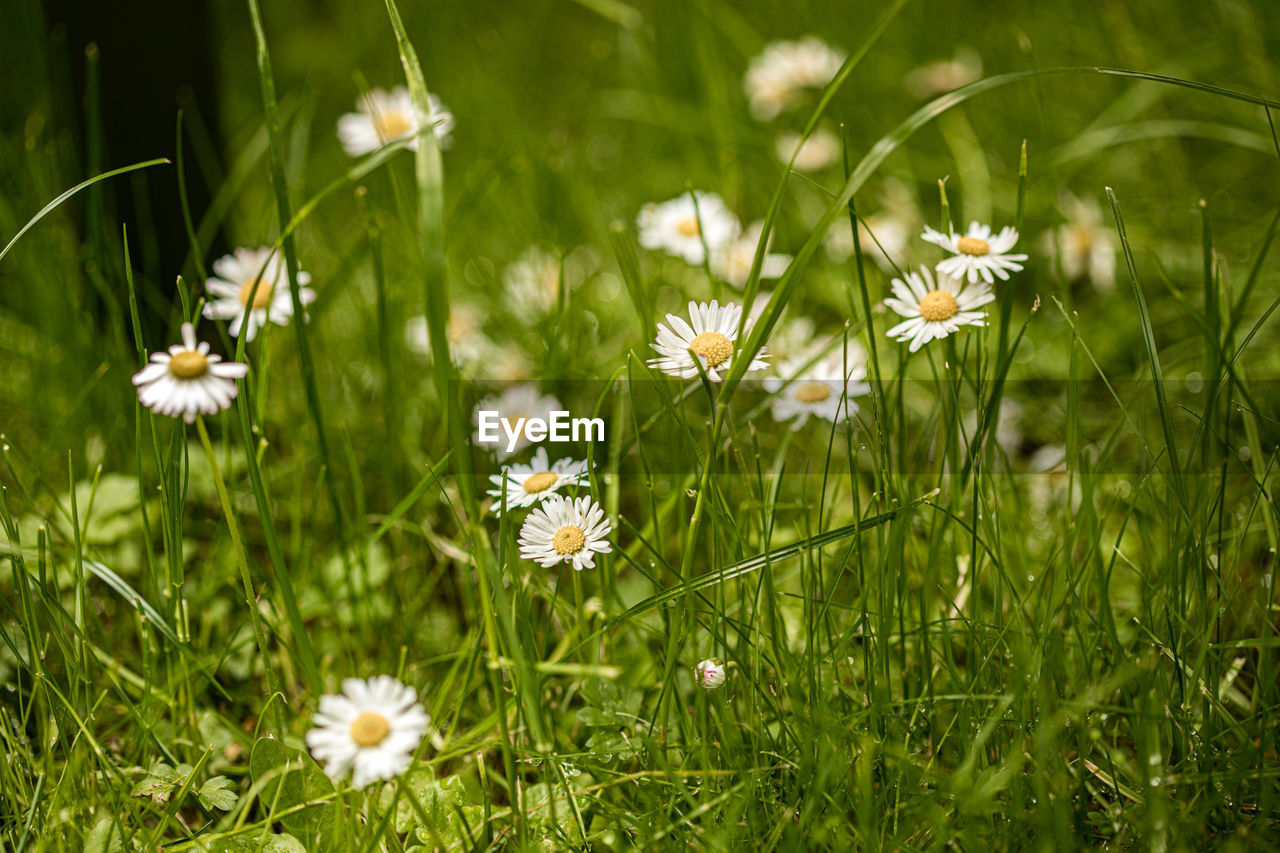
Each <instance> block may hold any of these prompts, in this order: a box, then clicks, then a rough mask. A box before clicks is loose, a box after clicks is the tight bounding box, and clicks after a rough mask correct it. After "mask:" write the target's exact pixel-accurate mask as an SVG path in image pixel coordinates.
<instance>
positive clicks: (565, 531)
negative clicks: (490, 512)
mask: <svg viewBox="0 0 1280 853" xmlns="http://www.w3.org/2000/svg"><path fill="white" fill-rule="evenodd" d="M612 530H613V525H612V524H610V523H609V520H608V519H606V518H605V517H604V510H603V509H602V508H601V507H600V505H599V504H597V503H596V502H595V501H593V500H592V499H591V498H590V497H582V498H577V499H576V500H571V499H569V498H566V497H561V496H560V495H555V496H553V497H550V498H548V499H547V500H545V501H543V502H542V504H541V505H540V506H539V507H538V508H537V509H534V510H533V511H532V512H530V513H529V516H528V517H527V518H526V519H525V521H524V525H523V526H521V528H520V538H519V539H518V540H517V542H518V544H519V545H520V556H521V557H523V558H524V559H526V560H532V561H534V562H535V563H538V564H539V565H541V566H542V567H543V568H547V569H549V568H551V567H552V566H555V565H558V564H560V563H571V564H572V565H573V569H574V571H578V572H580V571H582V570H583V569H594V568H595V567H596V554H607V553H608V552H609V551H611V550H612V546H611V545H610V544H609V539H608V536H609V533H610V531H612Z"/></svg>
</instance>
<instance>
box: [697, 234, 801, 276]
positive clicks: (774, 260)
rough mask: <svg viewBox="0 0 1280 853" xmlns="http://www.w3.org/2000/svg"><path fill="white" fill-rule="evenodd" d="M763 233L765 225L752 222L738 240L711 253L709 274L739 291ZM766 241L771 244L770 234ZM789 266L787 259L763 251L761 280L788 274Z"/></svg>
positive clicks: (784, 256)
mask: <svg viewBox="0 0 1280 853" xmlns="http://www.w3.org/2000/svg"><path fill="white" fill-rule="evenodd" d="M763 232H764V222H763V221H758V222H753V223H751V225H750V226H748V228H747V230H746V231H744V232H743V233H742V234H741V236H739V237H736V238H734V239H733V240H731V241H730V242H729V244H728V245H726V246H725V247H724V248H722V249H721V250H720V251H717V252H712V253H711V271H712V272H713V273H715V274H716V275H717V276H718V277H719V278H721V279H723V280H724V281H727V282H728V283H729V284H732V285H733V286H734V287H737V288H741V287H742V286H743V285H744V284H746V283H747V277H748V276H749V275H750V274H751V263H752V262H753V261H754V260H755V258H756V247H757V246H759V245H760V235H761V234H762V233H763ZM769 241H770V242H773V235H772V234H770V235H769ZM790 263H791V256H790V255H777V254H773V253H770V252H769V251H768V250H767V249H766V250H765V256H764V262H763V264H762V265H761V267H760V277H761V278H778V277H779V276H780V275H782V274H783V273H784V272H786V271H787V265H788V264H790Z"/></svg>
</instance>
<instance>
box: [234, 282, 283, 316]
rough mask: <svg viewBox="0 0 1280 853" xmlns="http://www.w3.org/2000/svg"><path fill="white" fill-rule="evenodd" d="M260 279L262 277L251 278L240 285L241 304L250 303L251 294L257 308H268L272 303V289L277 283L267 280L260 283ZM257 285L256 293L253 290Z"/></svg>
mask: <svg viewBox="0 0 1280 853" xmlns="http://www.w3.org/2000/svg"><path fill="white" fill-rule="evenodd" d="M259 281H260V279H256V278H251V279H249V280H248V281H246V282H245V283H244V284H242V285H240V304H241V305H248V304H249V297H250V296H252V297H253V307H254V308H255V309H257V308H266V307H267V306H269V305H270V304H271V291H272V290H273V289H274V288H275V285H273V284H268V283H267V282H265V281H263V282H262V283H261V284H259V283H258V282H259ZM255 286H256V287H257V288H258V291H257V292H256V293H255V292H254V290H253V288H254V287H255Z"/></svg>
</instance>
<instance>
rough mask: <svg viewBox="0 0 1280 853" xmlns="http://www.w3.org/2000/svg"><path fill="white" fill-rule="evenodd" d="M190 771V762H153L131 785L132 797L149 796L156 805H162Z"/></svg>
mask: <svg viewBox="0 0 1280 853" xmlns="http://www.w3.org/2000/svg"><path fill="white" fill-rule="evenodd" d="M190 773H191V765H190V764H179V765H178V766H177V767H170V766H169V765H168V764H165V763H164V762H163V761H156V762H154V763H153V764H152V765H151V767H150V768H149V769H148V770H147V771H146V774H145V775H144V776H143V777H142V779H140V780H139V781H138V783H137V784H135V785H134V786H133V790H132V791H130V793H129V795H130V796H132V797H150V798H151V799H152V800H153V801H155V803H156V805H164V804H165V803H167V802H169V798H170V797H171V796H173V792H174V789H176V788H177V787H178V786H179V785H181V784H182V782H183V780H185V779H186V778H187V776H188V775H190Z"/></svg>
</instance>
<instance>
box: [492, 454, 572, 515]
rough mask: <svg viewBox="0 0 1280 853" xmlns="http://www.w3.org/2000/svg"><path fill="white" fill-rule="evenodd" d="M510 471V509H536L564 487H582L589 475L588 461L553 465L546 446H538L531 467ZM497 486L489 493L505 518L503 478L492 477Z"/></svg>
mask: <svg viewBox="0 0 1280 853" xmlns="http://www.w3.org/2000/svg"><path fill="white" fill-rule="evenodd" d="M506 471H507V509H508V510H512V509H517V508H519V507H524V506H533V505H534V504H535V503H537V502H538V501H542V500H546V499H547V498H549V497H551V496H552V495H554V494H555V493H556V492H558V491H559V490H560V489H561V488H568V487H569V486H578V485H581V484H582V483H583V482H584V481H585V478H586V476H587V462H586V460H585V459H584V460H580V461H575V460H573V459H569V458H565V459H557V460H556V461H555V462H551V461H550V460H549V458H548V456H547V450H546V448H545V447H539V448H538V450H537V451H536V452H535V453H534V454H533V459H531V460H530V462H529V464H528V465H512V466H510V467H508V468H507V469H506ZM489 481H490V482H491V483H493V485H495V486H497V488H496V489H490V490H489V492H488V494H489V495H491V496H492V497H493V498H494V502H493V508H494V512H493V514H494V515H502V475H501V474H490V475H489Z"/></svg>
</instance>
